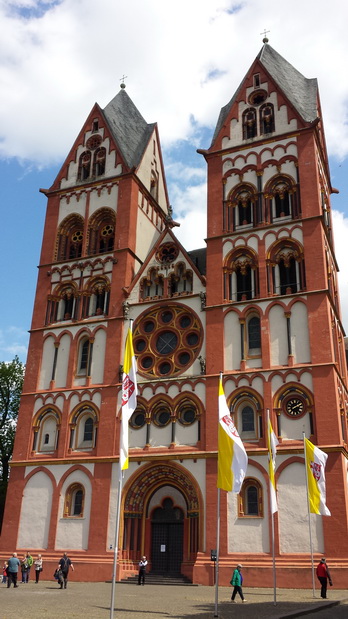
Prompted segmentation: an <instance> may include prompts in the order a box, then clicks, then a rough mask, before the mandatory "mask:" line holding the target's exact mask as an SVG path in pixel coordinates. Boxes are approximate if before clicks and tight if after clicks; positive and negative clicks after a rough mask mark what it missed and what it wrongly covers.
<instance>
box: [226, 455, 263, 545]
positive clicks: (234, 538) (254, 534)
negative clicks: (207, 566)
mask: <svg viewBox="0 0 348 619" xmlns="http://www.w3.org/2000/svg"><path fill="white" fill-rule="evenodd" d="M246 476H247V477H253V478H255V479H257V480H258V481H259V482H260V484H261V486H262V493H263V508H264V515H263V517H262V518H245V517H243V518H238V502H237V495H236V494H235V493H233V492H229V493H228V496H227V505H228V517H227V524H228V552H270V540H269V523H268V488H267V486H266V483H265V480H264V477H263V475H262V474H261V472H260V471H259V469H257V468H256V467H255V466H252V465H249V466H248V468H247V474H246Z"/></svg>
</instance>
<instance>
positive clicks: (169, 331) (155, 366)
mask: <svg viewBox="0 0 348 619" xmlns="http://www.w3.org/2000/svg"><path fill="white" fill-rule="evenodd" d="M202 339H203V328H202V324H201V322H200V320H199V318H198V317H197V316H196V315H195V314H194V313H193V312H192V311H191V310H190V309H189V308H187V307H183V306H179V305H171V306H168V307H165V308H163V307H158V306H157V307H156V308H154V309H152V310H150V311H148V312H146V313H144V314H143V315H142V316H140V317H139V318H138V320H137V321H136V323H135V325H134V329H133V341H134V352H135V355H136V357H137V365H138V372H139V373H140V374H143V375H145V376H149V377H153V376H162V377H165V376H173V375H175V374H179V373H182V372H184V371H185V370H186V369H187V368H188V367H189V366H190V365H192V363H193V361H194V360H195V359H196V357H197V355H198V354H199V352H200V349H201V346H202Z"/></svg>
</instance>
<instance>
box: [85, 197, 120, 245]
mask: <svg viewBox="0 0 348 619" xmlns="http://www.w3.org/2000/svg"><path fill="white" fill-rule="evenodd" d="M115 226H116V218H115V213H114V211H112V210H111V209H109V208H102V209H99V210H98V211H96V213H94V215H93V216H92V217H91V219H90V221H89V226H88V255H89V256H93V255H95V254H105V253H107V252H111V251H113V249H114V244H115Z"/></svg>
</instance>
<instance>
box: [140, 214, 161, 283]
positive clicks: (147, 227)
mask: <svg viewBox="0 0 348 619" xmlns="http://www.w3.org/2000/svg"><path fill="white" fill-rule="evenodd" d="M150 213H151V211H150V212H149V215H150ZM159 235H160V232H159V230H157V228H156V226H155V225H154V223H153V222H152V221H151V219H150V217H149V216H148V215H146V214H145V213H144V211H143V210H142V209H141V208H138V218H137V230H136V247H135V253H136V255H137V256H138V257H139V259H140V260H142V261H144V260H145V259H146V257H147V255H148V253H149V251H150V250H151V249H152V247H153V246H154V244H155V243H156V241H157V239H158V237H159ZM157 266H158V265H157ZM134 267H135V272H136V273H137V272H138V270H139V269H140V267H141V264H140V263H138V262H135V265H134Z"/></svg>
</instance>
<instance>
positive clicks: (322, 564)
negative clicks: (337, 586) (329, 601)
mask: <svg viewBox="0 0 348 619" xmlns="http://www.w3.org/2000/svg"><path fill="white" fill-rule="evenodd" d="M317 578H318V580H319V582H320V584H321V590H320V595H321V597H322V598H323V599H324V600H325V599H326V597H327V595H326V590H327V581H329V583H330V587H332V580H331V574H330V570H329V568H328V565H327V563H326V559H325V557H323V558H322V559H320V561H319V563H318V565H317Z"/></svg>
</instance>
